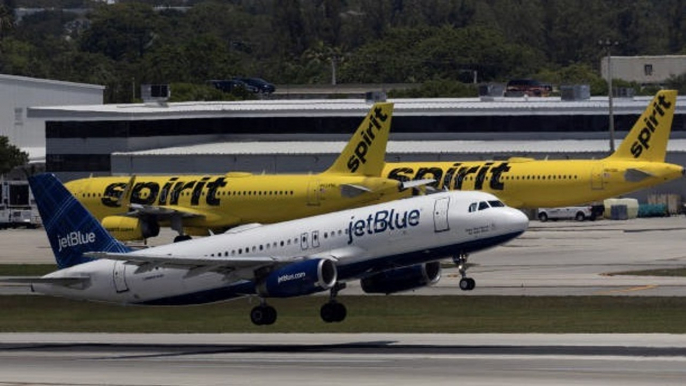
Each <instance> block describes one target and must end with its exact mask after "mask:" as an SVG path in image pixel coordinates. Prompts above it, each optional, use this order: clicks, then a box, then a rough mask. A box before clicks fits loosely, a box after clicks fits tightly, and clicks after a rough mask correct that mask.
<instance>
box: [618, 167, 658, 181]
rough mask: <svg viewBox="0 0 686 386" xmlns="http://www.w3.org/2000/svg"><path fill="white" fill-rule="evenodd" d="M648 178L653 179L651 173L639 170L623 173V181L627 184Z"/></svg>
mask: <svg viewBox="0 0 686 386" xmlns="http://www.w3.org/2000/svg"><path fill="white" fill-rule="evenodd" d="M650 177H653V174H652V173H648V172H644V171H643V170H639V169H627V170H626V172H625V173H624V180H625V181H627V182H641V181H643V180H644V179H646V178H650Z"/></svg>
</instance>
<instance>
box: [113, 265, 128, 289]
mask: <svg viewBox="0 0 686 386" xmlns="http://www.w3.org/2000/svg"><path fill="white" fill-rule="evenodd" d="M112 277H113V278H114V289H115V290H116V291H117V293H121V292H126V291H128V290H129V286H128V285H127V284H126V264H124V262H123V261H115V262H114V272H113V273H112Z"/></svg>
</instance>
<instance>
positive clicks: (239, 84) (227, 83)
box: [210, 79, 259, 93]
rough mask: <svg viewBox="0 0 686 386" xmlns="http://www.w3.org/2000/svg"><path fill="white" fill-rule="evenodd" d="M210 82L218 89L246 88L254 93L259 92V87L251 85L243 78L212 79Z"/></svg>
mask: <svg viewBox="0 0 686 386" xmlns="http://www.w3.org/2000/svg"><path fill="white" fill-rule="evenodd" d="M210 84H211V85H212V86H214V87H215V88H216V89H218V90H221V91H223V92H233V91H237V90H245V91H248V92H252V93H257V92H259V90H258V89H257V87H255V86H252V85H249V84H247V83H245V82H243V81H242V80H238V79H229V80H211V81H210Z"/></svg>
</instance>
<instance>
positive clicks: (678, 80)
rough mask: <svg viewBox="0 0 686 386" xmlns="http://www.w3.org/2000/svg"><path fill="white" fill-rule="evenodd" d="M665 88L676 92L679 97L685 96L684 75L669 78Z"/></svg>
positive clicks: (685, 77)
mask: <svg viewBox="0 0 686 386" xmlns="http://www.w3.org/2000/svg"><path fill="white" fill-rule="evenodd" d="M667 88H669V89H672V90H677V91H679V94H681V95H686V73H683V74H681V75H677V76H671V77H669V79H668V80H667Z"/></svg>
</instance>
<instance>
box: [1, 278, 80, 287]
mask: <svg viewBox="0 0 686 386" xmlns="http://www.w3.org/2000/svg"><path fill="white" fill-rule="evenodd" d="M89 280H90V278H88V277H83V276H71V277H41V276H16V277H8V278H2V279H0V284H9V285H31V284H51V285H61V286H64V287H72V286H76V285H83V284H85V283H88V281H89Z"/></svg>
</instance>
